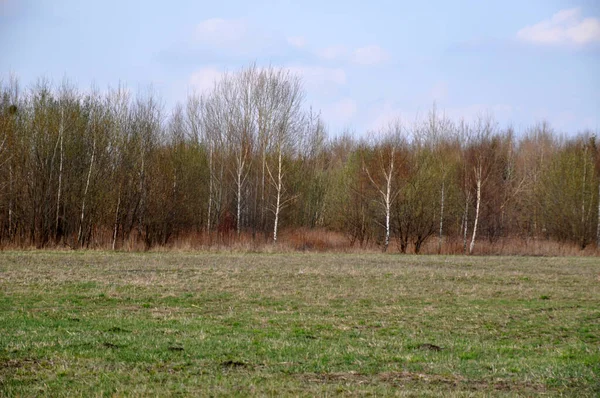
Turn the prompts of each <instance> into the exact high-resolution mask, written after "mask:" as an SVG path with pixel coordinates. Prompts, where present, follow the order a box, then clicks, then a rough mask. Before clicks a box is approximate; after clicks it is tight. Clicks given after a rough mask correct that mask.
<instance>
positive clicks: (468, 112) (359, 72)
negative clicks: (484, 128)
mask: <svg viewBox="0 0 600 398" xmlns="http://www.w3.org/2000/svg"><path fill="white" fill-rule="evenodd" d="M251 64H256V65H257V66H259V67H265V66H269V65H271V66H275V67H284V68H289V69H290V70H291V71H292V72H293V73H297V74H299V75H300V76H301V77H302V79H303V82H304V87H305V90H306V106H307V107H308V106H312V107H313V108H314V109H315V110H320V111H321V112H322V115H323V118H324V120H325V122H326V124H327V126H328V128H329V131H330V133H331V134H332V135H336V134H339V133H340V132H342V131H345V130H348V131H351V132H355V133H359V134H360V133H363V132H367V131H376V130H379V129H381V128H383V127H385V126H386V125H388V124H389V123H390V122H391V121H393V120H396V119H398V118H399V119H400V120H401V121H402V122H403V123H408V124H410V123H414V122H415V121H418V120H420V119H423V118H424V117H426V116H427V113H428V112H429V111H430V110H431V109H432V107H433V106H434V104H435V106H436V109H437V110H438V112H440V113H443V114H445V115H446V116H447V117H449V118H452V119H454V120H459V119H460V118H464V119H466V120H467V121H471V120H474V119H475V118H477V117H479V116H482V115H492V116H493V117H494V118H495V119H496V120H497V121H498V123H499V125H500V126H509V125H510V126H512V127H514V128H515V130H516V131H517V132H519V131H525V130H526V129H527V128H528V127H530V126H532V125H534V124H536V123H538V122H541V121H547V122H549V123H550V124H551V125H552V127H553V128H554V129H555V130H557V131H559V132H563V133H567V134H574V133H577V132H581V131H583V130H591V131H600V0H579V1H570V0H528V1H523V0H518V1H515V0H495V1H492V0H490V1H480V0H453V1H434V0H429V1H414V0H412V1H403V0H396V1H384V0H372V1H364V0H319V1H314V0H303V1H293V0H281V1H266V0H254V1H229V0H221V1H210V2H205V1H192V0H189V1H188V0H177V1H175V0H173V1H169V2H167V1H154V0H145V1H136V0H116V1H115V0H105V1H81V0H0V78H2V79H7V78H8V77H9V76H10V75H11V74H13V75H16V76H17V77H18V79H19V81H20V83H21V85H22V86H25V87H28V86H31V85H33V84H34V83H35V82H36V81H37V80H38V79H40V78H45V79H48V80H50V81H52V82H54V83H55V84H59V83H60V82H61V81H62V80H63V79H64V78H67V79H68V80H69V81H70V82H71V83H72V84H74V85H76V86H77V87H79V89H80V90H82V91H85V90H89V89H90V88H91V87H92V85H94V86H95V87H97V88H98V89H100V90H102V89H105V90H106V89H108V88H109V87H112V88H114V87H117V86H118V85H119V84H124V85H126V86H127V87H128V89H129V90H131V91H132V92H138V91H143V90H147V89H148V87H152V89H153V90H155V91H156V92H157V93H158V94H159V95H160V96H161V98H162V99H163V102H164V106H165V110H166V111H167V112H168V111H169V110H170V109H172V108H173V106H174V105H175V104H176V103H177V102H184V101H185V99H186V97H187V95H188V94H189V93H191V92H194V91H195V92H200V93H202V92H207V91H208V90H210V89H211V87H212V86H213V84H214V81H215V80H218V79H219V78H221V77H222V76H223V74H224V73H225V72H234V71H236V70H239V69H240V68H243V67H246V66H248V65H251Z"/></svg>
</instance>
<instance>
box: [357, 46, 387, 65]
mask: <svg viewBox="0 0 600 398" xmlns="http://www.w3.org/2000/svg"><path fill="white" fill-rule="evenodd" d="M389 59H390V54H389V53H388V52H387V51H385V50H384V49H383V48H381V47H379V46H375V45H373V46H367V47H361V48H357V49H356V50H354V52H353V54H352V61H353V62H354V63H356V64H359V65H379V64H382V63H384V62H386V61H387V60H389Z"/></svg>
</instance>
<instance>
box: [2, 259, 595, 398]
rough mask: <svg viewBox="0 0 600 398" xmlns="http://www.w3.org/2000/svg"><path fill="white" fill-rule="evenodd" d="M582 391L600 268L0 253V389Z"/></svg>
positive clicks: (591, 365) (563, 263)
mask: <svg viewBox="0 0 600 398" xmlns="http://www.w3.org/2000/svg"><path fill="white" fill-rule="evenodd" d="M177 395H179V396H188V395H196V396H198V395H201V396H207V395H208V396H248V395H272V396H329V395H343V396H353V395H360V396H363V395H377V396H380V395H395V396H440V395H444V396H490V395H492V396H535V395H544V396H565V395H566V396H581V397H585V396H590V397H592V396H598V395H600V261H599V260H598V258H597V257H596V258H593V257H576V258H575V257H554V258H553V257H520V256H511V257H483V256H481V257H480V256H477V257H465V256H412V255H397V254H387V255H384V254H339V253H337V254H336V253H319V254H311V253H286V254H282V253H280V254H265V253H262V254H256V253H235V252H222V253H197V252H196V253H194V252H165V253H159V252H154V253H113V252H101V251H80V252H79V251H78V252H68V251H55V252H52V251H30V252H28V251H24V252H17V251H14V252H10V251H7V252H0V396H8V397H10V396H58V397H60V396H177Z"/></svg>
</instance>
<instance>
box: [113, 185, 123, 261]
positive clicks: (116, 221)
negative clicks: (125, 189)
mask: <svg viewBox="0 0 600 398" xmlns="http://www.w3.org/2000/svg"><path fill="white" fill-rule="evenodd" d="M120 207H121V187H119V197H118V198H117V209H116V210H115V225H114V226H113V238H112V249H113V251H114V250H115V249H116V247H117V233H118V232H119V209H120Z"/></svg>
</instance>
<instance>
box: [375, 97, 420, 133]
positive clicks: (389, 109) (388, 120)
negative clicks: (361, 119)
mask: <svg viewBox="0 0 600 398" xmlns="http://www.w3.org/2000/svg"><path fill="white" fill-rule="evenodd" d="M370 114H371V117H370V119H371V121H370V122H369V123H368V124H367V130H368V131H381V130H383V129H385V128H387V127H388V126H390V124H392V123H394V122H396V121H400V122H401V124H402V125H403V126H405V127H407V126H410V125H412V124H413V123H414V122H415V121H417V120H418V117H419V115H418V113H417V112H414V111H408V110H406V109H402V108H400V107H397V106H394V104H392V103H391V102H385V103H383V104H380V105H376V106H375V107H374V108H372V109H371V111H370Z"/></svg>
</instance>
